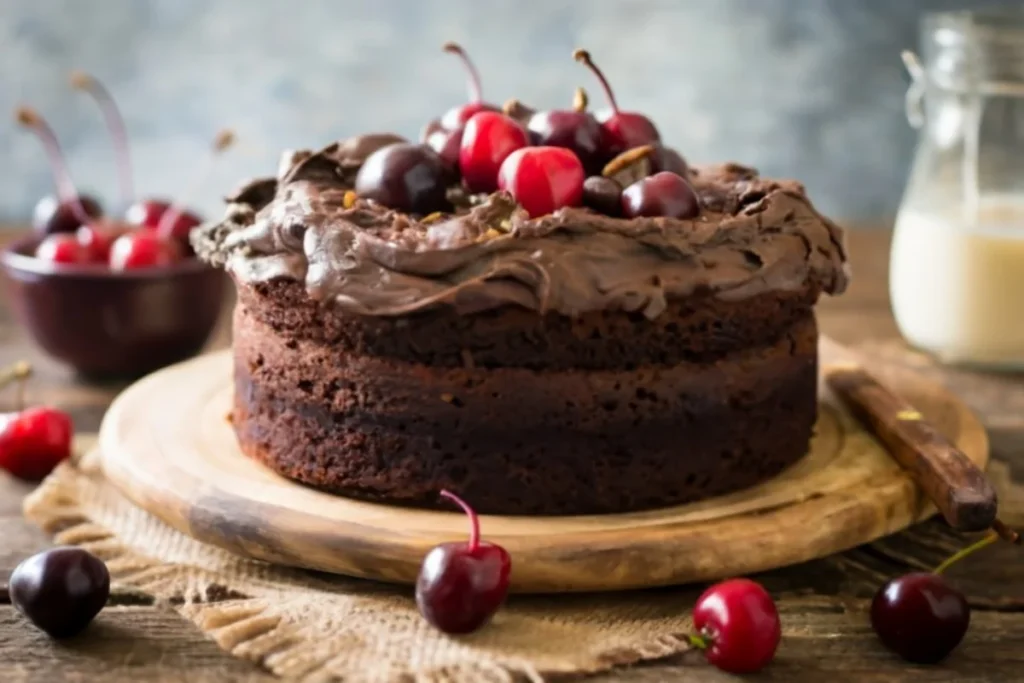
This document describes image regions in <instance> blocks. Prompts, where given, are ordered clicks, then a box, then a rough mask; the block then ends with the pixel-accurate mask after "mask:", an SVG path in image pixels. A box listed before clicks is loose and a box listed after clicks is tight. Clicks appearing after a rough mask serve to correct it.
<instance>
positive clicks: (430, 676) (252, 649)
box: [25, 450, 696, 683]
mask: <svg viewBox="0 0 1024 683" xmlns="http://www.w3.org/2000/svg"><path fill="white" fill-rule="evenodd" d="M25 514H26V515H27V516H28V517H29V518H30V519H31V520H33V521H35V522H36V523H37V524H39V525H40V526H41V527H42V528H43V529H45V530H46V531H48V532H50V533H51V534H52V535H53V537H54V541H55V542H56V543H58V544H66V545H78V546H81V547H83V548H86V549H88V550H89V551H90V552H92V553H94V554H96V555H97V556H99V557H100V558H102V559H103V560H104V561H105V562H106V563H107V566H108V568H109V569H110V573H111V576H112V579H113V581H114V584H115V586H116V587H117V588H120V589H121V590H135V591H140V592H142V593H145V594H147V595H150V596H152V597H153V598H154V599H156V600H157V601H158V602H160V603H164V604H166V605H167V606H168V607H169V608H172V609H175V610H177V611H178V612H179V613H181V614H182V615H184V616H185V617H187V618H189V619H191V620H192V621H193V622H194V623H195V624H196V625H197V626H198V627H199V628H200V630H202V631H203V632H204V633H205V634H207V635H208V636H209V637H210V638H212V639H213V640H214V641H215V642H216V643H217V644H218V645H219V646H220V647H221V648H223V649H224V650H226V651H227V652H230V653H231V654H232V655H235V656H237V657H241V658H244V659H248V660H251V661H253V662H256V663H258V664H259V665H261V666H262V667H264V668H266V669H267V670H268V671H271V672H273V673H275V674H277V675H279V676H281V677H284V678H286V679H289V680H302V681H332V680H342V681H347V682H359V683H362V682H366V683H369V682H371V681H372V682H390V681H403V682H404V681H431V682H437V683H442V682H443V683H461V682H462V681H466V682H469V681H472V682H475V683H476V682H483V683H486V682H490V681H495V682H497V681H512V680H521V679H524V678H525V679H529V680H542V679H544V678H545V677H547V676H549V675H554V674H572V673H575V674H582V673H590V672H596V671H602V670H606V669H610V668H612V667H614V666H618V665H626V664H632V663H636V662H640V661H644V660H653V659H658V658H662V657H667V656H671V655H675V654H678V653H681V652H684V651H686V650H687V649H689V646H688V644H687V641H686V638H685V634H686V632H687V631H688V630H689V628H690V627H691V624H690V612H689V610H690V608H691V607H692V605H693V602H694V599H695V597H696V593H695V590H694V589H674V590H656V591H648V592H632V593H624V594H604V595H575V596H571V595H566V596H532V597H530V596H514V597H513V598H511V599H510V601H509V603H508V604H507V605H506V606H505V607H503V608H502V609H501V610H500V611H499V612H498V614H497V615H496V616H495V618H494V620H493V621H492V622H491V624H490V625H488V626H486V627H485V628H483V629H481V630H480V631H478V632H477V633H474V634H471V635H469V636H460V637H449V636H447V635H445V634H442V633H440V632H438V631H437V630H435V629H434V628H432V627H431V626H430V625H428V624H427V623H426V622H425V621H424V620H423V619H422V618H421V617H420V615H419V613H418V612H417V610H416V604H415V601H414V599H413V596H412V589H411V588H410V587H405V586H392V585H387V584H381V583H375V582H371V581H363V580H357V579H348V578H344V577H336V576H330V575H326V574H321V573H317V572H309V571H303V570H296V569H288V568H284V567H277V566H272V565H268V564H264V563H260V562H255V561H250V560H245V559H242V558H239V557H236V556H234V555H231V554H229V553H227V552H224V551H222V550H220V549H217V548H214V547H212V546H208V545H204V544H202V543H199V542H197V541H194V540H192V539H191V538H189V537H187V536H185V535H183V534H181V533H179V532H177V531H175V530H173V529H171V528H170V527H168V526H167V525H165V524H163V523H162V522H160V521H159V520H157V519H156V518H154V517H153V516H151V515H149V514H148V513H146V512H143V511H142V510H140V509H139V508H137V507H135V506H134V505H132V504H131V503H129V502H128V501H127V500H126V499H125V498H124V497H122V496H121V495H120V494H119V493H118V492H117V491H116V490H115V489H114V487H113V486H112V485H111V484H110V483H109V482H108V481H107V480H105V479H104V477H103V475H102V473H101V471H100V468H99V458H98V453H97V452H96V451H95V450H92V451H89V452H87V454H86V455H85V456H84V457H82V458H80V459H78V460H77V461H76V462H71V463H65V464H64V465H61V466H60V467H59V468H58V469H57V470H56V471H55V472H54V473H53V474H52V475H51V476H50V477H49V478H48V479H47V480H46V481H45V482H43V484H42V485H41V486H40V487H39V488H38V489H37V490H36V491H35V492H34V493H33V494H32V495H30V496H29V498H28V499H27V500H26V502H25ZM484 531H485V532H486V528H485V529H484Z"/></svg>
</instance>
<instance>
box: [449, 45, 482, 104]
mask: <svg viewBox="0 0 1024 683" xmlns="http://www.w3.org/2000/svg"><path fill="white" fill-rule="evenodd" d="M441 49H442V50H444V51H445V52H447V53H449V54H453V55H455V56H457V57H458V58H459V59H461V60H462V63H463V64H464V65H465V66H466V71H468V72H469V101H470V102H472V103H473V104H479V103H480V102H483V101H484V91H483V87H482V86H481V85H480V72H479V71H477V70H476V66H474V65H473V60H471V59H470V58H469V55H468V54H466V51H465V50H463V49H462V46H461V45H459V44H458V43H452V42H448V43H445V44H444V45H442V46H441Z"/></svg>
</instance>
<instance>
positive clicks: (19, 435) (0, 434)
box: [0, 406, 74, 481]
mask: <svg viewBox="0 0 1024 683" xmlns="http://www.w3.org/2000/svg"><path fill="white" fill-rule="evenodd" d="M73 434H74V426H73V425H72V422H71V417H70V416H68V414H67V413H65V412H64V411H62V410H58V409H56V408H50V407H46V406H37V407H33V408H26V409H24V410H20V411H18V412H14V413H3V414H0V469H3V470H5V471H7V472H8V473H9V474H11V476H14V477H17V478H18V479H23V480H25V481H39V480H40V479H42V478H44V477H45V476H46V475H48V474H49V473H50V472H52V471H53V468H54V467H56V466H57V465H58V464H60V463H61V462H63V461H65V460H67V459H68V458H69V457H71V438H72V436H73Z"/></svg>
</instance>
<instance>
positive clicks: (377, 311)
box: [193, 135, 849, 318]
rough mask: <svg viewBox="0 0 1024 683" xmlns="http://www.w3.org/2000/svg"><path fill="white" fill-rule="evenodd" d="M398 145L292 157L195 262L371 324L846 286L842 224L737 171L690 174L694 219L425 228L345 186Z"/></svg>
mask: <svg viewBox="0 0 1024 683" xmlns="http://www.w3.org/2000/svg"><path fill="white" fill-rule="evenodd" d="M396 139H397V138H396V137H395V136H390V135H374V136H361V137H360V138H355V139H353V140H348V141H345V142H342V143H336V144H334V145H331V146H329V147H327V148H325V149H324V150H321V151H320V152H317V153H309V152H298V153H291V154H289V155H287V156H286V158H285V160H284V163H283V164H282V168H281V172H280V174H279V177H278V178H277V179H273V178H265V179H260V180H256V181H253V182H251V183H249V184H247V185H245V186H243V187H242V188H240V189H239V190H237V191H235V192H233V193H232V194H230V195H229V196H228V197H227V200H228V202H229V206H228V211H227V215H226V217H225V218H224V220H222V221H221V222H219V223H215V224H208V225H205V226H203V227H202V228H200V229H199V230H197V231H196V232H195V233H194V236H193V243H194V246H195V248H196V251H197V253H198V254H199V255H200V256H201V257H202V258H204V259H206V260H207V261H209V262H211V263H214V264H217V265H223V266H225V267H226V268H227V269H228V270H229V271H230V272H232V274H233V275H234V276H235V277H236V278H237V279H239V280H240V281H243V282H259V281H266V280H271V279H275V278H289V279H293V280H296V281H300V282H304V283H305V285H306V288H307V291H308V292H309V294H310V296H312V297H313V298H315V299H318V300H322V301H325V302H333V303H334V305H337V306H339V307H341V308H342V309H344V310H346V311H350V312H352V313H357V314H361V315H370V316H401V315H407V314H411V313H415V312H418V311H425V310H429V309H431V308H434V307H438V306H453V307H455V308H456V310H458V311H459V312H462V313H473V312H477V311H482V310H487V309H493V308H498V307H501V306H507V305H518V306H523V307H526V308H529V309H533V310H536V311H538V312H541V313H544V312H548V311H554V312H558V313H562V314H564V315H569V316H573V315H577V314H580V313H584V312H587V311H595V310H623V311H642V312H643V314H644V315H646V316H648V317H652V318H653V317H655V316H657V315H658V314H660V313H661V312H662V311H663V310H664V309H665V307H666V304H667V301H669V300H671V299H676V298H682V297H686V296H689V295H691V294H694V293H696V292H710V293H712V294H713V295H714V296H718V297H721V298H723V299H732V300H736V299H743V298H746V297H751V296H754V295H756V294H760V293H764V292H770V291H794V290H801V289H804V288H813V289H814V290H815V291H824V292H827V293H830V294H838V293H841V292H842V291H843V290H844V289H845V287H846V285H847V282H848V277H849V273H848V266H847V263H846V254H845V251H844V247H843V234H842V230H841V229H840V228H839V227H838V226H836V225H835V224H834V223H833V222H831V221H830V220H828V219H827V218H825V217H824V216H822V215H821V214H819V213H818V212H817V211H816V210H815V209H814V207H813V206H812V205H811V203H810V201H809V200H808V198H807V195H806V193H805V191H804V188H803V186H802V185H800V184H799V183H796V182H793V181H774V180H768V179H764V178H761V177H759V176H758V175H757V173H756V171H754V170H752V169H748V168H744V167H742V166H738V165H735V164H726V165H721V166H711V167H698V168H694V169H692V170H691V171H690V177H689V180H690V182H691V183H692V184H693V186H694V188H695V189H696V191H697V194H698V196H699V197H700V199H701V204H702V207H703V208H702V211H701V214H700V215H699V216H697V217H696V218H694V219H691V220H681V219H673V218H638V219H629V220H627V219H619V218H610V217H608V216H603V215H599V214H597V213H595V212H592V211H590V210H588V209H577V208H566V209H561V210H559V211H556V212H555V213H554V214H551V215H549V216H544V217H541V218H537V219H530V218H529V217H528V216H527V215H526V213H525V211H523V210H522V209H521V208H520V207H518V206H517V204H516V203H515V202H514V201H513V200H512V198H511V197H510V196H509V195H507V194H505V193H500V192H499V193H495V194H493V195H490V196H487V197H478V198H473V197H464V196H461V197H455V196H453V197H452V198H453V199H454V200H458V201H456V202H455V203H456V205H457V206H461V208H460V209H458V210H457V211H456V212H455V213H454V214H451V215H446V216H441V217H438V216H428V217H426V218H423V219H420V218H416V217H413V216H409V215H406V214H401V213H398V212H395V211H392V210H390V209H387V208H386V207H383V206H380V205H378V204H375V203H373V202H370V201H364V200H359V199H355V200H354V201H353V199H352V195H351V194H349V193H348V190H350V189H351V187H352V182H353V178H354V175H355V172H356V171H357V170H358V168H359V165H360V164H361V162H362V160H363V159H365V158H366V156H368V154H369V153H370V152H372V151H373V149H376V148H379V147H380V146H383V145H385V144H390V143H391V142H394V141H396ZM456 194H457V193H456Z"/></svg>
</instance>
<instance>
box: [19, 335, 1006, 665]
mask: <svg viewBox="0 0 1024 683" xmlns="http://www.w3.org/2000/svg"><path fill="white" fill-rule="evenodd" d="M873 351H874V353H873V354H872V355H873V356H875V358H876V359H879V360H883V359H884V361H888V362H892V361H893V360H899V361H900V364H908V362H909V364H918V363H919V364H918V365H917V367H916V369H918V370H919V371H922V372H925V373H926V374H931V373H935V374H936V375H941V376H936V379H940V380H945V381H946V383H947V384H951V385H953V388H954V389H958V388H959V389H968V390H969V391H970V392H971V393H966V394H964V395H968V396H972V397H974V398H975V400H976V401H977V402H979V403H981V404H982V405H977V404H976V405H975V407H976V408H978V409H980V410H981V411H982V412H983V413H985V414H986V416H987V417H988V418H989V422H990V424H991V422H992V420H993V419H994V420H995V422H996V423H999V422H1001V421H1008V422H1014V423H1016V424H1015V425H1014V426H1020V421H1021V419H1022V418H1021V415H1022V414H1024V412H1022V411H1021V409H1022V406H1020V405H1005V401H1006V395H1005V393H1002V392H998V393H997V394H996V395H995V396H989V395H987V394H986V393H985V387H986V386H991V385H986V384H975V383H976V382H979V381H980V380H978V378H977V377H976V376H965V375H960V376H956V375H950V374H948V373H945V372H942V373H939V372H937V371H936V368H935V367H934V366H932V365H931V364H930V363H928V362H926V361H921V360H920V359H919V358H918V357H916V356H908V355H907V354H906V352H905V351H904V350H900V351H898V352H894V351H893V349H892V348H889V347H881V348H875V349H873ZM887 355H889V357H888V358H886V356H887ZM893 356H895V358H894V357H893ZM884 361H883V362H884ZM958 384H959V385H960V386H957V385H958ZM964 384H967V386H964ZM1021 395H1022V396H1024V393H1021ZM988 399H993V400H991V401H990V400H988ZM995 399H998V401H1001V402H1002V403H1001V404H998V405H997V400H995ZM1011 403H1012V401H1011ZM1000 418H1002V419H1000ZM86 442H87V440H86ZM85 453H86V454H85V455H84V456H83V457H82V458H79V459H78V460H77V461H75V462H69V463H65V464H64V465H62V466H61V467H59V468H58V469H57V470H56V471H55V472H54V473H53V474H52V475H51V476H50V477H49V478H48V479H47V480H46V481H45V482H44V483H43V484H42V485H41V486H40V487H39V489H37V490H36V491H35V492H34V493H33V494H32V495H31V496H29V498H28V499H27V500H26V501H25V514H26V515H27V516H28V517H29V518H30V519H31V520H33V521H35V522H36V523H38V524H39V525H40V526H41V527H42V528H43V529H45V530H46V531H48V532H50V533H51V534H53V536H54V540H55V542H56V543H58V544H69V545H79V546H82V547H84V548H87V549H88V550H90V551H91V552H93V553H95V554H96V555H98V556H99V557H101V558H103V560H105V561H106V563H107V566H108V567H109V568H110V572H111V575H112V577H113V579H114V582H115V587H116V588H119V589H120V590H135V591H141V592H143V593H145V594H147V595H150V596H152V597H153V598H154V599H155V600H157V601H158V602H159V603H163V604H166V605H168V606H169V607H171V608H173V609H175V610H177V611H178V612H179V613H181V614H182V615H184V616H185V617H187V618H189V619H191V620H192V621H193V622H194V623H195V624H196V625H197V626H198V627H199V629H200V630H202V631H203V632H204V633H205V634H207V635H208V636H209V637H210V638H212V639H213V640H214V641H215V642H216V643H217V644H218V645H219V646H220V647H221V648H223V649H224V650H225V651H227V652H230V653H231V654H232V655H234V656H236V657H241V658H244V659H248V660H250V661H253V662H256V663H257V664H259V665H261V666H262V667H264V668H265V669H267V670H269V671H271V672H273V673H275V674H278V675H279V676H282V677H285V678H288V679H297V680H304V681H330V680H336V679H342V680H344V681H349V682H360V683H362V682H367V683H369V682H371V681H373V682H385V681H403V682H406V681H432V682H437V683H442V682H443V683H461V682H463V681H466V682H469V681H472V682H487V681H511V680H514V679H516V678H524V677H525V678H527V679H530V680H541V679H542V678H544V677H546V676H549V675H553V674H583V673H593V672H598V671H603V670H607V669H610V668H612V667H615V666H618V665H626V664H633V663H637V662H641V661H645V660H654V659H659V658H663V657H668V656H671V655H676V654H679V653H682V652H685V651H686V650H688V649H689V646H688V644H687V641H686V639H685V634H686V633H687V631H688V630H689V629H690V626H691V624H690V609H691V607H692V605H693V602H694V600H695V598H696V597H697V591H698V589H697V588H680V589H662V590H654V591H645V592H631V593H621V594H606V595H575V596H574V595H564V596H539V597H524V596H514V597H513V598H512V599H511V600H510V601H509V603H508V604H507V605H506V606H505V607H504V608H503V609H502V610H501V611H499V612H498V614H497V616H496V617H495V619H494V621H493V622H492V624H491V625H490V626H488V627H486V628H484V629H482V630H481V631H479V632H477V633H475V634H472V635H470V636H464V637H459V638H453V637H448V636H446V635H444V634H442V633H439V632H438V631H436V630H434V629H433V628H432V627H431V626H429V625H428V624H427V623H426V622H425V621H424V620H423V619H422V618H421V617H420V616H419V613H418V612H417V610H416V605H415V602H414V601H413V598H412V591H411V589H410V588H408V587H401V586H391V585H386V584H380V583H374V582H370V581H362V580H357V579H347V578H344V577H336V576H329V575H325V574H320V573H316V572H309V571H303V570H296V569H287V568H283V567H276V566H271V565H267V564H264V563H260V562H255V561H250V560H244V559H240V558H238V557H235V556H233V555H230V554H228V553H227V552H225V551H222V550H219V549H217V548H214V547H211V546H207V545H204V544H201V543H199V542H197V541H194V540H192V539H191V538H188V537H187V536H184V535H183V534H181V533H178V532H177V531H174V530H173V529H171V528H170V527H168V526H166V525H164V524H163V523H162V522H160V521H158V520H156V519H155V518H154V517H152V516H150V515H149V514H147V513H145V512H143V511H142V510H140V509H138V508H136V507H135V506H133V505H132V504H131V503H129V502H128V501H127V500H126V499H125V498H123V497H122V496H121V495H120V494H119V493H117V491H115V490H114V488H113V487H112V486H111V485H110V484H109V483H108V482H107V481H106V480H105V479H104V478H103V476H102V474H101V472H100V471H99V458H98V457H97V452H96V451H95V450H88V449H86V450H85ZM990 476H991V477H992V479H993V481H994V483H996V485H997V488H999V489H1001V490H1000V498H1001V514H1003V516H1004V518H1007V521H1011V520H1012V521H1013V522H1014V523H1019V522H1024V495H1022V493H1024V488H1022V487H1014V488H1015V490H1014V491H1013V495H1010V491H1009V490H1006V489H1005V487H1006V486H1011V487H1012V486H1013V485H1012V484H1010V476H1009V469H1008V468H1007V466H1006V465H1005V464H1004V463H999V462H994V463H993V464H992V466H991V468H990ZM1010 508H1012V509H1010ZM484 531H485V533H486V528H485V529H484ZM783 627H784V633H785V624H784V625H783ZM695 656H696V655H695Z"/></svg>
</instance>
